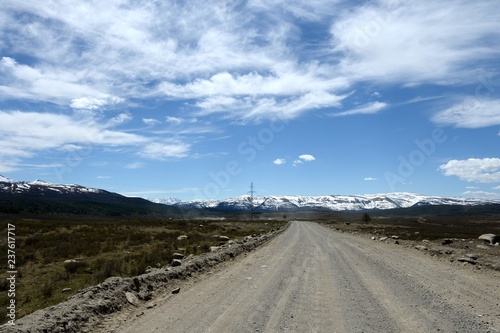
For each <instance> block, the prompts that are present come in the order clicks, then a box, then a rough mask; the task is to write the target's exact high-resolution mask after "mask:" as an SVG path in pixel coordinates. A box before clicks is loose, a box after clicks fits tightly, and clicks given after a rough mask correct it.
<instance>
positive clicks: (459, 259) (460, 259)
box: [457, 257, 477, 265]
mask: <svg viewBox="0 0 500 333" xmlns="http://www.w3.org/2000/svg"><path fill="white" fill-rule="evenodd" d="M457 260H458V261H460V262H467V263H469V264H472V265H475V264H477V262H476V261H475V260H474V259H472V258H468V257H462V258H458V259H457Z"/></svg>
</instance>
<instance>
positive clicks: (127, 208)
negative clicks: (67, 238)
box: [0, 175, 182, 218]
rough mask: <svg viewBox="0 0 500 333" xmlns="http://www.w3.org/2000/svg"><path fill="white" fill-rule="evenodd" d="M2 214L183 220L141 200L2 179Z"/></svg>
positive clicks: (168, 208)
mask: <svg viewBox="0 0 500 333" xmlns="http://www.w3.org/2000/svg"><path fill="white" fill-rule="evenodd" d="M0 214H37V215H40V216H41V215H44V214H49V215H57V214H64V215H81V216H106V217H110V216H111V217H119V216H133V215H139V216H147V215H150V216H168V217H170V218H172V217H173V218H177V217H179V216H182V215H181V214H180V213H179V209H178V208H177V207H174V206H166V205H161V204H155V203H152V202H151V201H148V200H146V199H142V198H131V197H126V196H123V195H121V194H118V193H113V192H108V191H106V190H101V189H97V188H90V187H85V186H81V185H73V184H53V183H49V182H46V181H43V180H35V181H32V182H24V181H13V180H11V179H9V178H7V177H4V176H1V175H0Z"/></svg>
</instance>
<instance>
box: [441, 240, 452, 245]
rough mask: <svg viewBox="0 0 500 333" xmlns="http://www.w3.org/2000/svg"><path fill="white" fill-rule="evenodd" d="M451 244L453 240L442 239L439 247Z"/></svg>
mask: <svg viewBox="0 0 500 333" xmlns="http://www.w3.org/2000/svg"><path fill="white" fill-rule="evenodd" d="M452 243H453V240H451V239H443V240H442V241H441V245H449V244H452Z"/></svg>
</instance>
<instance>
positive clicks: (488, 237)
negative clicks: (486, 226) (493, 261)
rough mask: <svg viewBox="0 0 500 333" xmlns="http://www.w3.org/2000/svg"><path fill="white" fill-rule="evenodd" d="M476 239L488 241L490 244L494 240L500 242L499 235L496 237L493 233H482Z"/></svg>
mask: <svg viewBox="0 0 500 333" xmlns="http://www.w3.org/2000/svg"><path fill="white" fill-rule="evenodd" d="M478 239H480V240H484V241H487V242H490V244H495V243H496V242H500V237H498V236H497V235H495V234H483V235H481V236H479V237H478Z"/></svg>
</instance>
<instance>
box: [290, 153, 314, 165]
mask: <svg viewBox="0 0 500 333" xmlns="http://www.w3.org/2000/svg"><path fill="white" fill-rule="evenodd" d="M314 160H316V158H315V157H314V156H313V155H311V154H303V155H300V156H299V158H298V159H296V160H295V161H293V166H298V165H300V164H304V162H312V161H314Z"/></svg>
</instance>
